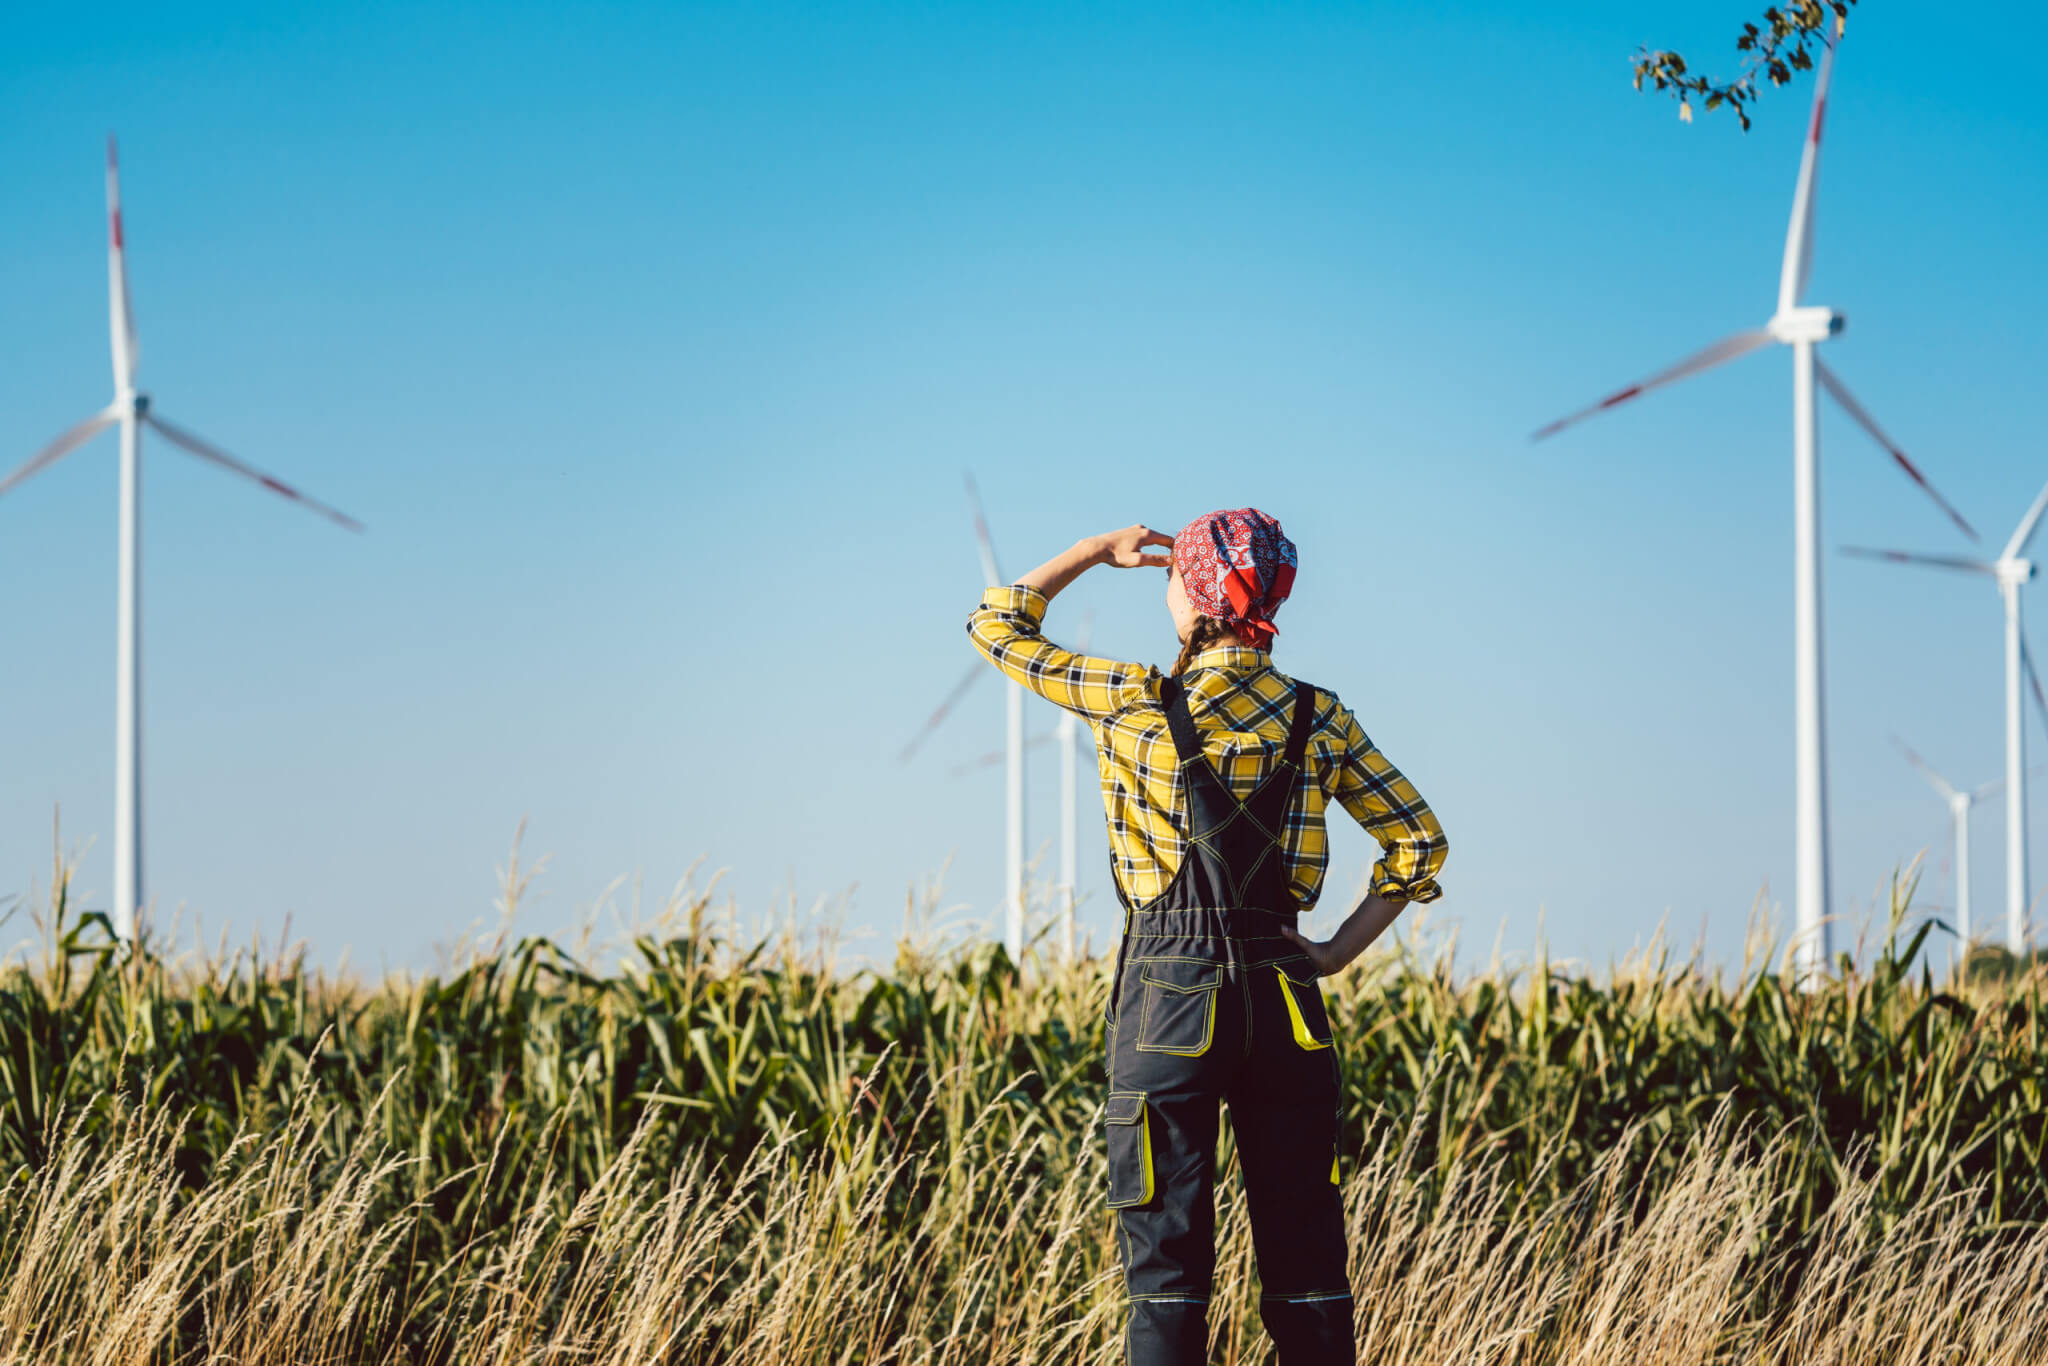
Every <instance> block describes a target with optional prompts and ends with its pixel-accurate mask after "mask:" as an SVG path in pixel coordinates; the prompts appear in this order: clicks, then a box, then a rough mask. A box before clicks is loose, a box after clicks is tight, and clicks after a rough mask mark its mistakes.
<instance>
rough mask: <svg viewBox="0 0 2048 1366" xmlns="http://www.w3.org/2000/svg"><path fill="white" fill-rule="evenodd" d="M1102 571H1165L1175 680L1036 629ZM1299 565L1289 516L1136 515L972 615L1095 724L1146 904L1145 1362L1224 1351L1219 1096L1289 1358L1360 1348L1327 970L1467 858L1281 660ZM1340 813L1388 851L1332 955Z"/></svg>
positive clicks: (1130, 1130) (1276, 1330) (1140, 1199)
mask: <svg viewBox="0 0 2048 1366" xmlns="http://www.w3.org/2000/svg"><path fill="white" fill-rule="evenodd" d="M1167 546H1171V547H1172V553H1171V555H1165V554H1156V553H1153V554H1148V553H1147V550H1148V548H1163V547H1167ZM1095 565H1115V566H1117V567H1119V568H1123V569H1131V568H1135V567H1138V566H1141V565H1150V566H1154V567H1161V568H1165V569H1166V570H1167V571H1168V576H1167V581H1166V606H1167V610H1168V611H1169V612H1171V613H1172V614H1173V625H1174V632H1175V634H1176V635H1178V636H1179V638H1180V641H1181V651H1180V658H1179V660H1178V662H1176V664H1175V665H1174V670H1173V673H1172V675H1171V676H1162V675H1161V674H1160V673H1159V671H1158V670H1156V669H1150V668H1146V667H1145V666H1143V665H1138V664H1123V663H1118V662H1116V661H1114V660H1108V659H1094V658H1090V657H1088V656H1085V655H1077V654H1074V653H1072V652H1070V651H1067V650H1063V649H1061V648H1060V647H1059V646H1057V645H1054V644H1052V643H1051V642H1049V641H1047V640H1046V639H1045V638H1044V637H1043V636H1042V635H1041V634H1040V632H1039V624H1040V622H1041V620H1042V619H1043V617H1044V615H1045V609H1046V605H1047V604H1048V603H1049V602H1050V601H1051V600H1052V599H1053V598H1054V597H1055V596H1057V595H1058V594H1059V592H1060V590H1061V589H1063V588H1065V587H1066V586H1067V585H1068V584H1070V583H1072V582H1073V581H1074V580H1075V579H1076V578H1077V577H1079V576H1080V574H1081V573H1082V572H1083V571H1085V570H1087V569H1089V568H1091V567H1093V566H1095ZM1294 571H1295V551H1294V544H1293V543H1292V542H1291V541H1289V540H1288V539H1287V538H1286V537H1285V536H1284V535H1282V534H1281V531H1280V524H1279V523H1278V522H1276V521H1274V520H1273V519H1272V518H1270V517H1268V516H1266V515H1265V514H1264V513H1262V512H1259V511H1258V510H1256V509H1253V508H1243V509H1238V510H1235V511H1230V512H1216V513H1211V514H1210V515H1208V516H1206V517H1199V518H1197V519H1195V520H1194V521H1193V522H1191V523H1189V524H1188V525H1187V526H1185V527H1183V528H1182V529H1181V532H1180V534H1179V535H1178V536H1171V537H1169V536H1165V535H1162V534H1160V533H1159V532H1156V531H1153V530H1151V529H1149V528H1147V527H1144V526H1134V527H1126V528H1125V529H1124V530H1122V531H1115V532H1111V533H1110V534H1108V535H1106V536H1094V537H1090V538H1089V539H1087V540H1084V541H1081V542H1079V543H1078V544H1076V545H1075V546H1074V547H1073V548H1072V549H1071V550H1068V551H1067V552H1065V553H1064V554H1061V555H1057V556H1055V557H1054V558H1053V559H1051V560H1049V561H1047V562H1046V563H1044V564H1042V565H1040V566H1039V567H1038V568H1036V569H1034V570H1032V571H1031V572H1030V573H1029V574H1026V575H1025V576H1024V577H1023V578H1021V579H1019V580H1018V581H1017V582H1016V583H1015V584H1013V585H1010V586H1009V587H1005V588H991V589H989V590H988V592H987V593H985V594H983V596H982V600H981V606H980V607H978V608H977V609H975V612H974V615H973V616H972V617H970V618H969V619H968V632H969V634H970V635H972V637H973V639H974V643H975V646H976V647H977V648H978V649H980V650H981V652H982V653H983V654H984V655H986V656H988V658H989V659H990V660H991V661H992V662H993V663H994V664H995V665H996V667H997V668H999V669H1001V670H1002V671H1003V672H1004V673H1006V674H1008V675H1009V676H1010V677H1011V678H1013V679H1015V680H1016V681H1017V682H1019V683H1021V684H1023V685H1024V686H1025V687H1027V688H1030V689H1031V690H1032V691H1034V692H1036V693H1038V694H1039V695H1040V696H1042V697H1044V698H1046V699H1047V700H1048V701H1051V702H1054V703H1056V704H1058V705H1059V706H1062V707H1065V708H1066V709H1068V710H1069V711H1072V712H1074V713H1075V714H1077V715H1079V716H1081V717H1084V718H1086V719H1087V721H1088V722H1089V724H1090V725H1091V726H1092V727H1093V728H1094V732H1095V740H1096V744H1097V747H1098V750H1099V752H1100V754H1101V762H1102V795H1103V804H1104V806H1105V807H1106V808H1107V810H1108V815H1109V841H1110V847H1111V862H1112V866H1113V870H1114V873H1115V882H1116V887H1117V895H1118V896H1119V898H1121V900H1122V901H1123V904H1124V911H1125V916H1124V937H1123V947H1122V950H1121V952H1120V954H1119V956H1118V960H1117V971H1116V981H1115V986H1114V987H1113V989H1112V991H1111V995H1110V1005H1109V1104H1108V1106H1107V1121H1108V1123H1107V1126H1106V1127H1107V1131H1108V1147H1109V1205H1110V1207H1111V1208H1112V1209H1114V1210H1116V1211H1117V1220H1118V1224H1119V1230H1118V1232H1119V1236H1118V1246H1119V1248H1120V1249H1121V1250H1122V1255H1123V1262H1124V1283H1125V1287H1126V1289H1127V1291H1128V1293H1129V1296H1130V1301H1131V1309H1130V1319H1129V1327H1128V1330H1127V1353H1128V1360H1129V1361H1130V1362H1131V1363H1132V1364H1133V1366H1195V1364H1196V1363H1200V1362H1203V1361H1206V1360H1207V1359H1208V1341H1209V1328H1208V1302H1209V1292H1210V1282H1211V1279H1212V1276H1213V1273H1214V1269H1215V1207H1214V1182H1215V1166H1216V1136H1217V1106H1218V1103H1219V1102H1221V1101H1228V1102H1229V1103H1230V1115H1231V1125H1232V1128H1233V1130H1234V1131H1235V1134H1236V1137H1237V1150H1238V1155H1239V1158H1240V1161H1241V1163H1242V1165H1243V1168H1244V1181H1245V1197H1246V1199H1247V1201H1248V1202H1249V1204H1250V1208H1251V1218H1252V1240H1253V1243H1254V1245H1255V1248H1256V1251H1257V1253H1258V1260H1259V1279H1260V1281H1261V1283H1262V1289H1263V1291H1264V1293H1263V1295H1262V1296H1261V1298H1260V1302H1259V1310H1260V1316H1261V1318H1262V1319H1263V1320H1264V1321H1265V1325H1266V1331H1267V1332H1268V1333H1270V1334H1271V1335H1272V1338H1273V1342H1274V1345H1275V1346H1276V1347H1277V1348H1278V1350H1279V1357H1280V1362H1281V1366H1324V1363H1333V1362H1341V1363H1346V1366H1349V1363H1351V1362H1352V1360H1353V1338H1352V1306H1351V1291H1350V1287H1349V1284H1348V1282H1347V1279H1346V1275H1345V1247H1344V1212H1343V1203H1342V1200H1341V1198H1340V1196H1339V1192H1338V1188H1337V1157H1338V1152H1337V1144H1338V1136H1337V1134H1338V1091H1337V1061H1336V1055H1335V1051H1334V1050H1333V1049H1332V1048H1331V1047H1330V1043H1331V1038H1330V1027H1329V1021H1328V1018H1327V1017H1326V1016H1325V1015H1324V1013H1323V1002H1322V995H1321V992H1320V990H1319V988H1318V987H1317V985H1316V978H1317V977H1318V976H1326V975H1328V974H1330V973H1334V972H1337V971H1339V970H1341V969H1342V968H1343V967H1344V966H1345V965H1346V964H1347V963H1349V962H1351V960H1352V959H1354V958H1356V957H1357V956H1358V955H1359V954H1360V953H1362V952H1364V950H1365V948H1366V946H1367V945H1369V944H1371V943H1372V942H1373V940H1375V939H1377V938H1378V937H1379V935H1380V933H1381V932H1382V931H1383V930H1385V929H1386V927H1387V926H1388V925H1389V924H1391V923H1392V922H1393V920H1394V917H1395V916H1397V915H1399V914H1400V912H1401V908H1402V906H1404V905H1405V904H1407V903H1408V902H1410V901H1430V900H1434V899H1435V898H1436V897H1437V895H1438V894H1439V893H1438V889H1437V885H1436V874H1437V870H1438V869H1439V868H1440V867H1442V865H1443V861H1444V854H1445V851H1446V848H1447V846H1446V845H1445V843H1444V836H1443V831H1442V829H1441V828H1440V827H1439V826H1438V825H1437V822H1436V817H1435V816H1434V815H1432V814H1431V812H1430V809H1429V806H1428V804H1427V803H1425V802H1424V801H1423V800H1422V798H1421V797H1420V796H1418V795H1417V794H1416V791H1415V789H1414V788H1413V787H1412V786H1410V785H1409V783H1408V780H1407V779H1405V778H1403V777H1402V776H1401V775H1400V774H1399V773H1398V772H1396V771H1395V770H1394V768H1393V766H1392V765H1391V764H1389V763H1388V762H1387V761H1386V760H1385V759H1384V758H1382V757H1381V756H1380V753H1379V751H1378V750H1376V749H1374V748H1373V745H1372V742H1371V741H1370V740H1368V739H1366V737H1365V733H1364V732H1363V731H1361V730H1360V729H1359V727H1358V723H1357V721H1356V720H1354V719H1353V717H1352V715H1351V713H1350V712H1349V711H1348V710H1346V709H1345V707H1344V706H1343V705H1342V704H1341V703H1339V702H1338V701H1337V698H1336V696H1335V695H1334V694H1332V693H1330V692H1327V691H1324V690H1322V689H1319V688H1316V687H1313V686H1311V685H1310V684H1307V683H1300V682H1296V681H1294V680H1292V679H1289V678H1287V677H1286V676H1285V675H1283V674H1281V673H1280V672H1279V671H1278V670H1276V669H1275V668H1274V667H1273V660H1272V656H1271V654H1270V653H1269V651H1270V648H1271V645H1272V640H1273V635H1274V632H1275V630H1276V628H1275V627H1274V625H1273V613H1274V612H1275V610H1277V609H1278V607H1279V606H1280V604H1281V602H1282V601H1283V600H1284V599H1285V598H1286V597H1287V594H1288V591H1289V590H1290V588H1291V587H1292V586H1293V582H1294ZM1331 801H1336V802H1338V803H1340V804H1341V805H1342V806H1343V807H1344V809H1345V810H1346V811H1348V812H1350V813H1351V815H1352V816H1353V817H1355V818H1356V819H1357V821H1358V823H1359V824H1360V825H1362V826H1364V827H1365V829H1366V832H1367V833H1368V834H1370V835H1372V836H1373V838H1374V839H1376V840H1378V841H1379V843H1380V846H1381V849H1382V857H1381V859H1380V861H1379V863H1378V864H1377V865H1376V866H1375V867H1374V868H1373V874H1372V883H1371V891H1370V894H1369V895H1367V896H1366V898H1365V900H1364V901H1363V902H1361V903H1360V904H1359V906H1358V908H1357V909H1356V910H1354V911H1352V913H1351V915H1350V917H1349V918H1348V919H1346V920H1345V921H1344V923H1343V924H1342V925H1340V926H1339V927H1338V928H1337V932H1336V933H1335V934H1334V935H1332V936H1331V937H1330V938H1329V939H1328V940H1326V941H1323V942H1320V943H1318V942H1315V941H1313V940H1310V939H1307V938H1305V937H1303V936H1302V935H1301V934H1300V933H1298V932H1297V930H1296V918H1297V917H1298V916H1299V915H1300V914H1301V913H1303V912H1305V911H1307V910H1308V909H1309V908H1310V907H1312V906H1314V905H1315V901H1316V895H1317V893H1318V892H1319V891H1320V890H1321V888H1322V882H1323V874H1324V870H1325V868H1326V866H1327V864H1328V861H1329V853H1328V848H1329V846H1328V840H1327V835H1326V832H1325V830H1324V827H1323V813H1324V809H1325V808H1326V807H1327V805H1328V804H1329V803H1330V802H1331Z"/></svg>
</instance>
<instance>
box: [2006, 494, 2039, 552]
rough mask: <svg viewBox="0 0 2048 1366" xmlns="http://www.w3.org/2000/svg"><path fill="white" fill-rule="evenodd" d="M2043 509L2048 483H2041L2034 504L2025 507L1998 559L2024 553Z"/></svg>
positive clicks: (2037, 527) (2037, 528) (2036, 527)
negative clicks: (2022, 515) (2018, 522)
mask: <svg viewBox="0 0 2048 1366" xmlns="http://www.w3.org/2000/svg"><path fill="white" fill-rule="evenodd" d="M2044 509H2048V484H2043V485H2042V486H2041V491H2040V492H2039V493H2038V494H2036V495H2035V496H2034V505H2033V506H2032V507H2030V508H2028V509H2027V515H2026V516H2024V517H2022V518H2020V524H2019V529H2018V530H2016V531H2014V532H2013V533H2012V539H2011V540H2010V541H2007V542H2006V543H2005V551H2004V553H2003V554H2001V555H2000V556H1999V558H2000V559H2002V560H2010V559H2012V558H2014V557H2015V556H2019V555H2023V554H2025V553H2026V550H2027V545H2028V543H2029V542H2031V541H2032V540H2033V539H2034V533H2035V532H2036V531H2037V530H2039V529H2040V526H2041V513H2042V511H2043V510H2044Z"/></svg>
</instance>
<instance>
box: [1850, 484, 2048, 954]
mask: <svg viewBox="0 0 2048 1366" xmlns="http://www.w3.org/2000/svg"><path fill="white" fill-rule="evenodd" d="M2044 511H2048V485H2044V486H2043V487H2042V489H2041V492H2040V493H2039V494H2038V495H2037V496H2036V497H2035V498H2034V505H2033V506H2032V507H2030V508H2028V509H2027V515H2026V516H2024V517H2022V518H2021V519H2020V524H2019V526H2018V527H2016V528H2015V529H2014V530H2013V533H2012V539H2011V540H2009V541H2007V542H2006V543H2005V549H2004V550H2002V551H2000V552H1999V554H1998V558H1997V559H1995V560H1972V559H1967V558H1965V557H1963V556H1960V555H1920V554H1915V553H1912V552H1910V551H1904V550H1867V549H1864V548H1863V547H1860V546H1849V547H1846V548H1845V549H1844V551H1843V553H1844V554H1847V555H1861V556H1863V557H1865V558H1868V559H1878V560H1890V561H1891V562H1892V563H1894V564H1917V565H1925V566H1928V567H1929V568H1934V569H1956V570H1961V571H1963V572H1965V573H1970V574H1983V575H1985V576H1986V577H1988V578H1990V579H1991V580H1992V582H1994V583H1996V584H1997V585H1998V595H1999V597H2000V598H2001V599H2003V600H2004V604H2005V943H2006V947H2007V948H2008V949H2010V950H2012V952H2013V953H2015V954H2023V953H2025V952H2026V951H2027V773H2026V764H2027V729H2026V724H2025V718H2024V717H2023V716H2022V715H2021V703H2020V674H2021V673H2022V671H2024V672H2025V673H2026V674H2027V676H2028V681H2029V682H2030V683H2031V684H2032V685H2033V690H2034V702H2035V705H2037V706H2039V707H2041V708H2042V711H2043V721H2044V723H2048V698H2044V697H2043V696H2042V694H2041V679H2040V676H2039V675H2038V674H2037V673H2035V671H2034V660H2033V655H2032V652H2031V651H2029V650H2028V649H2027V642H2026V638H2025V636H2024V634H2023V633H2022V631H2021V629H2020V625H2021V616H2020V590H2021V589H2022V588H2024V587H2025V586H2026V583H2027V580H2029V579H2031V578H2033V577H2034V563H2033V561H2031V560H2029V559H2027V558H2026V553H2027V546H2028V544H2029V543H2031V542H2032V541H2033V539H2034V533H2035V532H2036V531H2038V530H2040V527H2041V514H2042V513H2043V512H2044Z"/></svg>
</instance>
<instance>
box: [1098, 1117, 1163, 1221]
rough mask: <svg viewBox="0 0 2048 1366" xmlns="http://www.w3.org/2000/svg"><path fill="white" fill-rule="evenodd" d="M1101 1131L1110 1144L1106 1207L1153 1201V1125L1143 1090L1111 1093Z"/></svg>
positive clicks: (1112, 1207) (1129, 1205) (1127, 1206)
mask: <svg viewBox="0 0 2048 1366" xmlns="http://www.w3.org/2000/svg"><path fill="white" fill-rule="evenodd" d="M1103 1127H1104V1129H1105V1130H1106V1131H1107V1133H1108V1143H1109V1207H1110V1208H1111V1209H1129V1208H1131V1207H1132V1206H1135V1205H1146V1204H1150V1203H1151V1202H1152V1195H1153V1185H1154V1183H1153V1179H1152V1122H1151V1118H1150V1115H1149V1114H1148V1112H1147V1110H1146V1106H1145V1093H1144V1092H1143V1091H1111V1092H1110V1093H1109V1106H1108V1110H1107V1112H1106V1115H1105V1120H1104V1125H1103Z"/></svg>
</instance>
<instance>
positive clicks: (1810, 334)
mask: <svg viewBox="0 0 2048 1366" xmlns="http://www.w3.org/2000/svg"><path fill="white" fill-rule="evenodd" d="M1848 322H1849V320H1848V318H1846V317H1844V316H1843V315H1842V314H1840V313H1837V312H1835V311H1834V310H1833V309H1832V308H1822V307H1819V306H1818V305H1811V306H1807V307H1803V308H1787V309H1782V310H1780V311H1779V312H1778V313H1777V314H1776V315H1774V316H1773V317H1772V318H1771V320H1770V321H1769V322H1767V323H1765V324H1764V330H1765V331H1767V332H1769V333H1770V334H1771V340H1772V341H1774V342H1779V343H1781V344H1783V345H1785V346H1791V345H1792V344H1794V343H1795V342H1824V341H1826V340H1827V339H1828V338H1829V337H1832V336H1836V335H1837V334H1839V333H1840V332H1841V330H1842V329H1843V328H1844V327H1845V326H1847V325H1848Z"/></svg>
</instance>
